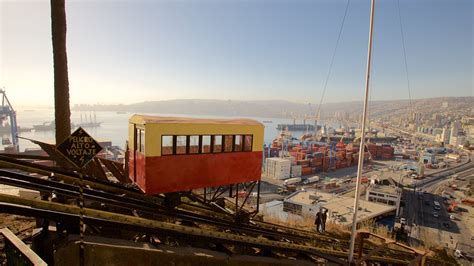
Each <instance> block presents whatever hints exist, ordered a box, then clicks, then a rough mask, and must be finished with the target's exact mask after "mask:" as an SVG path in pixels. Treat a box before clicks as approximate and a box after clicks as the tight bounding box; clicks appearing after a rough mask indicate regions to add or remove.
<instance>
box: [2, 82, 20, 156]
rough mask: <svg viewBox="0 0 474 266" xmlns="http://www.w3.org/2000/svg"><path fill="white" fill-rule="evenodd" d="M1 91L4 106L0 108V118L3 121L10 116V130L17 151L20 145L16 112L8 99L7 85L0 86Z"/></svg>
mask: <svg viewBox="0 0 474 266" xmlns="http://www.w3.org/2000/svg"><path fill="white" fill-rule="evenodd" d="M0 93H1V94H2V107H1V109H0V118H1V122H4V121H5V120H7V119H8V117H10V132H11V136H12V145H13V147H15V150H16V151H19V146H18V126H17V124H16V112H15V110H14V109H13V106H12V105H11V103H10V101H9V100H8V97H7V94H6V92H5V87H3V88H0Z"/></svg>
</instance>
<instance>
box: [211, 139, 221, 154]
mask: <svg viewBox="0 0 474 266" xmlns="http://www.w3.org/2000/svg"><path fill="white" fill-rule="evenodd" d="M212 140H213V142H212V143H213V145H212V152H214V153H218V152H222V136H220V135H217V136H212Z"/></svg>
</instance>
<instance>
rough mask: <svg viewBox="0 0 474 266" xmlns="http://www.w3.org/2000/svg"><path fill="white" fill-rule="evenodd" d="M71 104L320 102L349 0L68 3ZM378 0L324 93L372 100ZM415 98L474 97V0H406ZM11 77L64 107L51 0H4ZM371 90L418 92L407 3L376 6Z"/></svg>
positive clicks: (378, 95)
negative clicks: (367, 94) (368, 75)
mask: <svg viewBox="0 0 474 266" xmlns="http://www.w3.org/2000/svg"><path fill="white" fill-rule="evenodd" d="M66 2H67V3H66V4H67V10H66V12H67V21H68V35H67V44H68V56H69V79H70V91H71V103H73V104H75V103H124V104H127V103H134V102H139V101H145V100H164V99H174V98H204V99H234V100H252V99H258V100H261V99H287V100H291V101H297V102H304V103H307V102H313V103H317V102H319V100H320V98H321V93H322V87H323V84H324V79H325V77H326V75H327V72H328V70H329V63H330V59H331V55H332V51H333V49H334V47H335V43H336V39H337V34H338V31H339V27H340V24H341V20H342V16H343V14H344V8H345V4H346V1H330V0H325V1H317V0H314V1H294V0H292V1H290V0H286V1H270V0H268V1H250V0H249V1H244V0H241V1H237V0H232V1H227V0H213V1H197V0H196V1H191V0H189V1H187V0H183V1H68V0H66ZM369 2H370V1H369V0H364V1H361V0H352V1H351V4H350V7H349V11H348V15H347V19H346V24H345V27H344V29H343V32H342V37H341V41H340V45H339V49H338V52H337V55H336V58H335V62H334V68H333V71H332V75H331V79H330V80H329V83H328V90H327V93H326V97H325V99H324V102H340V101H355V100H362V95H363V88H364V77H365V66H366V57H367V37H368V26H369V11H370V5H369V4H370V3H369ZM400 6H401V16H402V23H403V27H404V31H405V41H406V52H407V59H408V68H409V77H410V82H411V94H412V98H427V97H437V96H472V95H473V94H474V93H473V76H474V72H473V61H474V51H473V35H474V33H473V26H472V25H473V24H474V18H473V17H474V16H473V12H474V11H473V3H472V1H470V0H445V1H441V0H429V1H428V0H425V1H417V0H410V1H408V0H400ZM0 12H1V13H0V14H1V20H0V22H1V31H0V38H1V42H0V45H1V47H0V48H1V53H0V59H1V65H0V86H5V87H6V88H7V93H8V94H9V96H10V98H12V99H11V100H12V101H13V102H14V103H16V104H20V105H31V104H34V105H53V76H52V75H53V69H52V48H51V25H50V23H51V21H50V7H49V1H5V0H0ZM373 60H374V61H373V72H372V74H373V80H372V81H373V86H372V93H373V94H372V97H371V98H372V100H387V99H407V98H408V90H407V84H406V75H405V68H404V61H403V50H402V41H401V34H400V27H399V18H398V9H397V1H394V0H379V1H378V2H377V7H376V20H375V35H374V53H373Z"/></svg>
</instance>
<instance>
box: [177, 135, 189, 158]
mask: <svg viewBox="0 0 474 266" xmlns="http://www.w3.org/2000/svg"><path fill="white" fill-rule="evenodd" d="M186 144H187V137H186V136H176V154H186Z"/></svg>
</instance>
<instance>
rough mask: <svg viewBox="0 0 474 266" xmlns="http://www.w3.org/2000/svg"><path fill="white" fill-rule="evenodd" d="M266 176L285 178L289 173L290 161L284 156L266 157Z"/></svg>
mask: <svg viewBox="0 0 474 266" xmlns="http://www.w3.org/2000/svg"><path fill="white" fill-rule="evenodd" d="M266 173H267V177H270V178H275V179H286V178H289V177H290V174H291V161H290V160H289V159H284V158H267V166H266Z"/></svg>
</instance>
